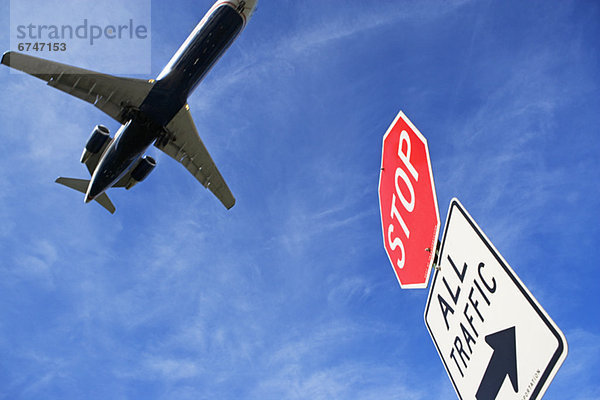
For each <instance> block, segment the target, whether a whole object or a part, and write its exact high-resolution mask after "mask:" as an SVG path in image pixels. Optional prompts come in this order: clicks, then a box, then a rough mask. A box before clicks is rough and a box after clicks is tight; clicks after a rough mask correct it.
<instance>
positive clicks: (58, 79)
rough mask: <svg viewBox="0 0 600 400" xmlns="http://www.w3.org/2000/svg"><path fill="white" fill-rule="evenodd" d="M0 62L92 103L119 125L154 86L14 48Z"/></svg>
mask: <svg viewBox="0 0 600 400" xmlns="http://www.w3.org/2000/svg"><path fill="white" fill-rule="evenodd" d="M2 64H4V65H6V66H9V67H11V68H14V69H17V70H19V71H23V72H25V73H28V74H29V75H32V76H35V77H36V78H39V79H42V80H44V81H46V82H47V84H48V86H52V87H54V88H56V89H59V90H62V91H63V92H65V93H68V94H70V95H72V96H75V97H78V98H80V99H82V100H85V101H87V102H88V103H91V104H93V105H94V106H96V107H97V108H99V109H100V110H102V111H104V112H105V113H106V114H108V115H110V116H111V117H112V118H114V119H115V120H117V121H119V122H120V123H121V124H124V123H125V122H127V119H128V118H127V116H126V115H125V114H126V111H127V109H128V108H130V107H138V106H139V105H140V104H141V103H142V101H144V99H145V98H146V96H147V95H148V92H149V91H150V89H151V88H152V86H153V85H154V83H152V82H150V81H147V80H144V79H133V78H119V77H116V76H112V75H108V74H101V73H99V72H94V71H90V70H87V69H83V68H78V67H72V66H70V65H67V64H61V63H58V62H54V61H48V60H44V59H42V58H38V57H33V56H28V55H25V54H20V53H17V52H14V51H8V52H6V53H4V55H3V56H2Z"/></svg>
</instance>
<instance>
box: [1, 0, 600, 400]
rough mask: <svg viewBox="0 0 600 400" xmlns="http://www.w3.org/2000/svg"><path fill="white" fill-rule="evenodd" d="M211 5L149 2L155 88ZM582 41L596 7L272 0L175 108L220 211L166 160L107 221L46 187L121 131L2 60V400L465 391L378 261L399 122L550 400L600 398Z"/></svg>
mask: <svg viewBox="0 0 600 400" xmlns="http://www.w3.org/2000/svg"><path fill="white" fill-rule="evenodd" d="M9 6H10V4H9V2H8V1H6V0H5V1H4V2H3V3H2V7H3V12H2V13H0V15H1V16H0V21H1V22H2V25H3V26H5V27H7V26H8V25H9V21H8V15H9ZM210 6H211V2H210V1H204V0H202V1H173V2H169V4H167V2H157V1H153V3H152V32H151V34H152V76H156V75H158V73H159V72H160V70H161V69H162V67H163V66H164V65H165V64H166V63H167V62H168V60H169V59H170V57H171V55H172V54H173V53H174V52H175V51H176V49H177V48H178V47H179V45H180V44H181V43H182V42H183V40H185V38H186V37H187V35H188V34H189V32H190V31H191V30H192V29H193V27H194V26H195V24H196V23H197V22H198V21H199V20H200V18H201V17H202V16H203V14H204V13H205V12H206V11H207V10H208V9H209V8H210ZM598 37H600V4H598V3H597V2H593V1H560V2H559V1H528V2H521V1H474V0H473V1H471V0H463V1H434V0H431V1H422V2H412V1H411V2H409V1H377V2H366V1H355V0H348V1H344V2H341V1H340V2H338V1H309V0H307V1H288V0H281V1H268V0H262V1H261V2H260V3H259V7H258V11H257V12H256V14H255V15H254V17H253V19H252V20H251V22H250V24H249V25H248V27H247V28H246V30H245V31H244V32H243V33H242V35H241V36H240V38H239V39H238V40H237V41H236V42H235V43H234V45H233V46H232V47H231V48H230V50H229V51H228V52H227V54H226V55H225V56H224V57H223V58H222V60H221V61H220V62H219V63H218V64H217V65H216V66H215V68H214V69H213V70H212V71H211V72H210V73H209V75H208V76H207V78H206V79H205V81H204V82H203V83H202V84H201V85H200V86H199V87H198V88H197V90H196V91H195V92H194V94H193V95H192V96H191V97H190V99H189V104H190V107H191V109H192V113H193V116H194V119H195V122H196V124H197V127H198V131H199V132H200V135H201V137H202V138H203V140H204V143H205V144H206V145H207V147H208V149H209V150H210V152H211V154H212V156H213V158H214V159H215V161H216V162H217V164H218V166H219V168H220V170H221V172H222V174H223V176H224V177H225V178H226V180H227V182H228V184H229V186H230V188H231V190H232V191H233V193H234V194H235V196H236V198H237V204H236V206H235V207H234V208H233V209H232V210H230V211H227V210H225V209H224V208H223V207H222V205H221V204H220V203H219V202H218V201H217V200H216V199H215V198H214V197H213V196H212V195H211V193H210V192H208V191H207V190H205V189H204V188H203V187H202V186H201V185H199V184H198V183H197V182H196V181H195V180H194V179H193V178H192V177H191V176H190V175H189V173H188V172H187V171H185V169H183V168H182V167H181V166H179V165H177V164H176V163H175V162H174V161H173V160H171V159H169V158H168V157H166V156H163V155H161V154H159V153H158V151H156V150H151V151H150V154H152V155H153V156H156V158H157V159H158V167H157V168H156V169H155V170H154V172H153V173H152V174H151V175H150V177H149V178H148V179H147V180H146V181H145V182H144V183H143V184H140V185H139V186H136V187H135V188H134V189H132V190H131V191H128V192H125V191H124V190H120V189H114V190H111V192H109V194H110V195H111V198H112V199H113V201H114V203H115V205H116V207H117V213H116V214H115V215H110V214H109V213H107V212H106V211H105V210H104V209H102V208H101V207H100V206H98V205H97V204H88V205H84V204H83V196H82V195H80V194H77V193H75V192H72V191H69V190H67V189H65V188H63V187H60V186H59V185H57V184H55V183H54V182H53V181H54V179H55V178H56V177H57V176H73V177H85V176H86V174H87V172H86V171H85V168H84V167H83V166H82V165H81V164H79V162H78V158H79V155H80V154H81V150H82V148H83V146H84V144H85V141H86V139H87V137H88V135H89V132H90V131H91V129H92V128H93V126H94V125H96V124H98V123H102V124H105V125H107V126H108V127H109V128H110V129H111V132H114V131H116V129H117V128H118V125H117V124H116V123H115V122H114V121H112V120H110V119H109V117H108V116H106V115H104V114H103V113H101V112H100V111H98V110H96V109H94V108H93V107H91V106H90V105H88V104H86V103H84V102H81V101H79V100H77V99H75V98H71V97H70V96H67V95H65V94H64V93H61V92H59V91H57V90H54V89H51V88H47V87H45V86H44V85H43V83H41V82H40V81H39V80H37V79H34V78H32V77H28V76H24V75H15V74H9V71H8V69H7V68H5V67H3V68H2V69H0V84H1V85H2V91H3V94H2V96H0V115H1V116H2V124H1V127H0V137H1V139H2V149H3V154H2V157H0V185H1V186H2V188H3V189H2V191H0V250H1V251H2V258H1V262H0V355H1V356H0V399H39V398H48V399H59V398H60V399H71V398H88V399H106V398H113V399H130V398H147V399H409V400H412V399H414V400H420V399H423V400H424V399H449V398H455V397H456V395H455V394H454V390H453V388H452V385H451V383H450V380H449V379H448V377H447V375H446V372H445V371H444V369H443V366H442V363H441V361H440V360H439V358H438V355H437V352H436V350H435V347H434V345H433V343H432V341H431V339H430V337H429V334H428V333H427V330H426V328H425V324H424V322H423V310H424V308H425V302H426V298H427V291H426V290H412V291H406V290H401V289H400V287H399V285H398V283H397V281H396V278H395V277H394V274H393V271H392V268H391V266H390V264H389V261H388V258H387V256H386V254H385V252H384V249H383V243H382V235H381V225H380V219H379V206H378V197H377V184H378V178H379V166H380V157H381V140H382V137H383V134H384V133H385V131H386V129H387V127H388V125H389V124H390V122H391V121H392V120H393V119H394V117H395V115H396V114H397V112H398V110H400V109H401V110H403V111H404V113H405V114H406V115H407V116H408V117H409V118H410V119H411V120H412V122H413V123H414V124H415V125H416V126H417V127H418V128H419V130H420V131H421V132H422V133H423V134H424V135H425V136H426V137H427V139H428V142H429V151H430V155H431V158H432V163H433V173H434V178H435V183H436V189H437V197H438V203H439V205H440V215H441V216H442V218H445V215H446V210H447V207H448V204H449V202H450V199H451V198H452V197H458V198H459V199H460V200H461V202H462V203H463V204H464V205H465V207H466V208H467V209H468V210H469V212H470V213H471V215H473V217H474V218H475V219H476V220H477V222H478V224H479V225H480V226H481V228H482V229H483V230H484V231H485V232H486V234H487V235H488V237H489V238H490V239H491V240H492V241H493V243H494V244H495V246H496V247H497V248H498V250H499V251H500V252H501V253H502V255H503V256H504V258H505V259H506V260H507V261H508V263H509V264H511V266H512V267H513V268H514V269H515V271H516V273H517V274H518V275H519V276H520V278H521V279H522V280H523V282H524V283H525V284H526V285H527V286H528V287H529V288H530V290H531V291H532V293H533V294H534V295H535V296H536V298H537V299H538V300H539V302H540V303H541V304H542V305H543V307H544V308H545V309H546V311H547V312H548V313H549V314H550V316H551V317H552V318H553V320H554V321H555V322H556V323H557V324H558V326H559V327H560V328H561V329H562V330H563V332H564V333H565V335H566V337H567V340H568V342H569V347H570V349H569V355H568V357H567V360H566V361H565V363H564V365H563V367H562V368H561V370H560V371H559V372H558V375H557V376H556V378H555V380H554V382H553V383H552V384H551V385H550V388H549V389H548V391H547V393H546V396H545V397H544V398H545V399H565V398H569V399H575V400H592V399H600V387H599V385H598V382H597V371H598V370H599V368H600V361H599V360H600V345H599V343H600V313H599V312H598V308H597V307H598V304H599V300H600V297H599V295H598V282H599V278H600V273H599V272H598V262H597V257H596V250H597V248H598V245H599V244H600V229H599V226H600V212H599V210H600V201H599V199H598V198H599V194H600V190H599V189H598V183H597V182H598V178H600V174H599V172H600V162H599V161H598V160H599V158H598V154H599V152H600V139H599V138H598V126H599V123H600V112H599V110H600V97H599V96H598V93H599V90H600V68H599V67H600V53H599V51H600V46H599V45H598V39H597V38H598ZM0 41H1V42H2V43H4V48H6V49H8V46H9V32H8V28H5V29H4V30H2V31H0Z"/></svg>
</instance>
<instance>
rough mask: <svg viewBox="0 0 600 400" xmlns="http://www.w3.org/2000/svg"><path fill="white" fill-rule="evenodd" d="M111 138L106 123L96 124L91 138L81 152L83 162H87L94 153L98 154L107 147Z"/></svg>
mask: <svg viewBox="0 0 600 400" xmlns="http://www.w3.org/2000/svg"><path fill="white" fill-rule="evenodd" d="M109 139H110V132H109V131H108V128H107V127H105V126H104V125H96V127H95V128H94V130H93V131H92V134H91V135H90V138H89V139H88V141H87V143H86V144H85V148H84V149H83V153H82V154H81V162H82V163H85V162H86V161H87V160H88V159H89V158H90V157H91V156H92V155H94V154H98V153H99V152H100V151H101V150H103V149H104V148H106V144H107V143H108V141H109Z"/></svg>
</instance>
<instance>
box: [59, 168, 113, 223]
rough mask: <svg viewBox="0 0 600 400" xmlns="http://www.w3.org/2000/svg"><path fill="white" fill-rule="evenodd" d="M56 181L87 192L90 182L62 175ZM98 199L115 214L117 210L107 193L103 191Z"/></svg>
mask: <svg viewBox="0 0 600 400" xmlns="http://www.w3.org/2000/svg"><path fill="white" fill-rule="evenodd" d="M55 182H56V183H60V184H61V185H64V186H66V187H68V188H71V189H74V190H77V191H78V192H81V193H83V194H85V193H86V192H87V188H88V185H89V183H90V180H89V179H75V178H63V177H62V176H61V177H59V178H57V179H56V181H55ZM96 201H97V202H98V203H99V204H100V205H101V206H102V207H104V208H106V209H107V210H108V211H109V212H110V213H111V214H114V213H115V211H116V208H115V206H114V205H113V203H112V202H111V201H110V199H109V198H108V195H107V194H106V193H102V194H101V195H100V196H98V197H97V198H96Z"/></svg>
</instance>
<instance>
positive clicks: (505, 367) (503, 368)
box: [475, 326, 519, 400]
mask: <svg viewBox="0 0 600 400" xmlns="http://www.w3.org/2000/svg"><path fill="white" fill-rule="evenodd" d="M485 341H486V342H487V344H489V345H490V347H491V348H492V349H493V350H494V353H493V354H492V358H491V359H490V363H489V364H488V366H487V369H486V370H485V374H483V379H482V380H481V384H480V385H479V389H478V390H477V394H476V395H475V398H476V399H477V400H494V399H495V398H496V396H498V392H499V391H500V388H501V387H502V383H504V379H505V378H506V376H507V375H508V377H509V379H510V382H511V383H512V387H513V389H514V391H515V393H517V392H518V391H519V385H518V382H517V341H516V338H515V327H514V326H513V327H512V328H508V329H504V330H503V331H500V332H496V333H492V334H491V335H487V336H486V337H485Z"/></svg>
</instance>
